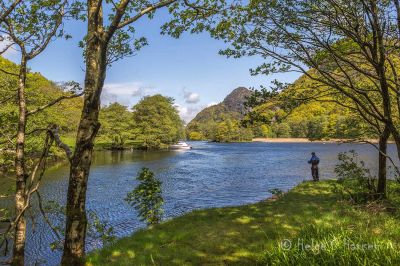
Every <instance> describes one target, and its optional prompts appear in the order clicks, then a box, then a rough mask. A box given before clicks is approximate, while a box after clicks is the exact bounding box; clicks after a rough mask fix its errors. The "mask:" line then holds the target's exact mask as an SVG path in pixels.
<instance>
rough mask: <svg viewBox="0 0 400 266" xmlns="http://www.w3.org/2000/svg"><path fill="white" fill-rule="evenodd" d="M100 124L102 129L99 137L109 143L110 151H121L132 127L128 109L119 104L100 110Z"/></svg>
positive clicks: (130, 114)
mask: <svg viewBox="0 0 400 266" xmlns="http://www.w3.org/2000/svg"><path fill="white" fill-rule="evenodd" d="M100 123H101V125H102V127H101V129H100V132H99V136H100V137H103V138H105V139H106V140H107V141H111V149H114V150H115V149H116V150H118V149H123V148H124V144H125V142H126V140H127V139H128V138H130V137H131V135H132V134H131V131H132V128H133V127H134V123H133V119H132V113H131V112H129V111H128V108H127V107H126V106H123V105H121V104H119V103H112V104H110V105H108V106H106V107H103V108H101V110H100Z"/></svg>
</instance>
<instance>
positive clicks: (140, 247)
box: [87, 181, 400, 265]
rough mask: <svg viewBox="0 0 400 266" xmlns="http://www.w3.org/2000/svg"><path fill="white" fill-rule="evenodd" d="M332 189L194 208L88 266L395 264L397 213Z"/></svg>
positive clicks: (304, 188)
mask: <svg viewBox="0 0 400 266" xmlns="http://www.w3.org/2000/svg"><path fill="white" fill-rule="evenodd" d="M334 184H335V181H323V182H319V183H311V182H305V183H302V184H300V185H299V186H297V187H296V188H294V189H293V190H291V191H290V192H289V193H287V194H285V195H284V196H283V197H282V198H280V199H278V200H275V201H271V200H267V201H262V202H259V203H256V204H251V205H245V206H238V207H226V208H214V209H206V210H198V211H194V212H191V213H189V214H186V215H184V216H182V217H179V218H176V219H173V220H170V221H167V222H164V223H162V224H160V225H158V226H155V227H153V228H150V229H147V230H142V231H139V232H136V233H135V234H133V235H132V236H130V237H127V238H123V239H120V240H119V241H118V242H116V243H115V244H113V245H111V246H108V247H106V248H104V249H102V250H99V251H96V252H93V253H91V254H90V255H89V256H88V258H87V263H88V264H89V265H257V264H258V265H265V264H269V265H296V264H297V265H317V264H324V265H337V264H344V265H357V264H364V265H373V264H375V263H376V265H378V264H379V265H385V264H387V265H390V264H392V265H396V264H397V265H399V264H400V252H399V248H400V230H399V226H400V218H399V215H398V214H396V213H390V212H387V211H379V212H378V211H377V210H378V209H379V208H377V207H374V208H372V207H371V206H369V207H368V208H367V207H365V206H364V207H360V206H358V207H357V206H353V205H350V204H348V203H346V202H343V201H341V200H340V197H339V196H338V195H337V194H336V193H334V192H333V188H334ZM395 186H396V187H397V189H398V184H394V183H392V184H391V187H392V190H393V189H394V187H395ZM397 193H399V192H397ZM392 198H393V197H392ZM398 203H399V202H397V203H396V204H398ZM397 206H399V205H397ZM307 245H309V246H310V247H309V246H307Z"/></svg>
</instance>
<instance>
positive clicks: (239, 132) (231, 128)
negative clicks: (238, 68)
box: [186, 87, 253, 142]
mask: <svg viewBox="0 0 400 266" xmlns="http://www.w3.org/2000/svg"><path fill="white" fill-rule="evenodd" d="M250 95H251V91H250V90H249V89H247V88H244V87H239V88H236V89H235V90H233V91H232V92H231V93H230V94H229V95H228V96H227V97H226V98H225V99H224V100H223V101H222V102H221V103H219V104H216V105H213V106H210V107H207V108H205V109H204V110H202V111H201V112H200V113H198V114H197V115H196V117H195V118H194V119H193V120H192V121H190V122H189V124H188V125H187V127H186V131H187V136H188V138H189V139H191V140H212V141H219V142H232V141H248V140H251V139H252V137H253V136H252V132H251V130H250V129H248V128H244V127H243V126H242V125H241V123H240V121H241V119H243V118H244V116H245V114H246V109H245V106H244V102H245V101H246V97H248V96H250Z"/></svg>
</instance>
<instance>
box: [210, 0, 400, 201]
mask: <svg viewBox="0 0 400 266" xmlns="http://www.w3.org/2000/svg"><path fill="white" fill-rule="evenodd" d="M396 2H397V1H394V2H392V1H376V0H368V1H364V0H363V1H342V0H340V1H338V0H328V1H311V0H310V1H298V0H279V1H261V0H254V1H250V2H249V3H248V4H244V5H232V12H231V14H230V16H225V17H222V18H221V20H220V21H219V22H218V23H217V25H216V26H215V27H214V28H213V29H212V30H211V32H212V34H213V36H215V37H217V38H223V39H224V40H226V41H228V42H229V43H230V44H231V47H230V48H228V49H226V50H224V51H222V52H221V53H222V54H224V55H227V56H233V57H241V56H247V55H248V56H254V55H259V56H261V57H262V58H264V59H268V60H269V62H268V63H264V64H262V65H260V66H258V67H257V68H255V69H254V70H252V73H253V74H271V73H277V72H289V71H294V72H300V73H303V74H304V75H306V76H307V77H309V78H310V79H312V80H313V81H314V82H315V86H314V87H313V88H310V90H309V91H308V92H307V93H306V94H305V96H306V97H307V98H313V99H318V98H319V99H321V100H326V99H324V97H325V96H326V95H329V96H330V97H331V99H329V101H333V102H335V103H337V104H339V105H341V106H343V107H345V108H348V109H350V110H353V111H355V112H358V114H359V115H360V116H361V117H362V118H363V119H364V120H365V122H366V123H368V124H369V125H371V127H373V128H374V130H375V131H376V132H377V133H378V134H379V136H380V139H379V145H378V146H379V147H377V148H378V149H379V162H380V171H379V172H380V173H379V177H380V178H379V181H378V193H379V194H380V195H381V196H382V197H384V195H385V182H386V181H385V180H386V157H387V154H386V153H387V152H386V143H387V140H388V138H389V136H390V134H392V136H393V138H394V140H395V142H396V145H397V152H398V157H399V158H400V134H399V133H400V131H399V128H398V126H397V125H398V114H399V113H400V105H399V103H400V102H399V101H398V98H399V97H398V96H399V94H400V90H399V89H400V86H399V81H398V80H399V79H398V76H397V70H398V51H399V46H398V41H399V38H398V36H399V29H400V28H399V27H396V26H398V25H399V24H398V20H397V18H398V17H397V18H396V17H395V16H388V15H387V14H393V10H396V8H397V11H398V10H399V9H398V5H396ZM395 7H396V8H395ZM397 14H398V13H397Z"/></svg>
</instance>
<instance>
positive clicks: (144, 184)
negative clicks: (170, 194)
mask: <svg viewBox="0 0 400 266" xmlns="http://www.w3.org/2000/svg"><path fill="white" fill-rule="evenodd" d="M137 179H138V180H139V181H140V184H139V185H138V186H137V187H136V188H135V189H134V190H133V191H131V192H129V193H128V194H127V197H126V198H125V200H126V201H127V202H128V203H129V204H130V205H131V206H133V207H135V209H136V210H137V211H138V212H139V216H140V219H141V221H145V222H146V223H147V224H148V225H153V224H157V223H159V222H160V221H161V217H162V213H163V210H162V205H163V203H164V200H163V198H162V191H161V181H159V180H157V179H156V178H155V177H154V174H153V172H151V171H150V170H149V169H148V168H145V167H144V168H142V170H141V171H140V172H139V174H138V177H137Z"/></svg>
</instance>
